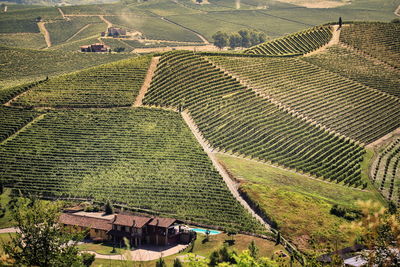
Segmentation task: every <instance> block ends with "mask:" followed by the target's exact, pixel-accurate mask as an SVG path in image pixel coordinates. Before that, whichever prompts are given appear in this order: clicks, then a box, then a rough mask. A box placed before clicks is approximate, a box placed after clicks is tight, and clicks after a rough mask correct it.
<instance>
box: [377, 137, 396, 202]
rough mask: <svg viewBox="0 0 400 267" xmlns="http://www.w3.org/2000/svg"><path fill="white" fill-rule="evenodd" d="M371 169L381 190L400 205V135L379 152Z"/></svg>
mask: <svg viewBox="0 0 400 267" xmlns="http://www.w3.org/2000/svg"><path fill="white" fill-rule="evenodd" d="M371 170H372V173H371V174H372V180H373V182H374V184H375V185H376V187H377V188H378V189H379V191H381V193H382V194H383V195H384V196H385V197H386V198H387V199H388V200H391V201H393V202H394V203H395V204H397V205H400V137H397V138H395V139H394V140H392V142H391V143H389V144H388V145H387V146H386V147H385V148H384V149H383V150H382V151H380V152H379V154H378V157H377V158H376V160H375V162H374V163H373V164H372V166H371Z"/></svg>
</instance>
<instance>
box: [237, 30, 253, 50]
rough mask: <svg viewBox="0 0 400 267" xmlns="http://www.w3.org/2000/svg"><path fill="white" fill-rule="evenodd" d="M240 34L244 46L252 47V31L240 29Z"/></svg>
mask: <svg viewBox="0 0 400 267" xmlns="http://www.w3.org/2000/svg"><path fill="white" fill-rule="evenodd" d="M238 33H239V35H240V36H241V37H242V47H250V46H251V42H250V32H249V30H240V31H239V32H238Z"/></svg>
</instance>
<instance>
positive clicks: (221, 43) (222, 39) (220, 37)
mask: <svg viewBox="0 0 400 267" xmlns="http://www.w3.org/2000/svg"><path fill="white" fill-rule="evenodd" d="M212 38H213V40H214V45H215V46H216V47H218V48H219V49H222V48H224V47H226V46H227V45H228V41H229V37H228V34H226V33H223V32H221V31H218V32H217V33H216V34H214V35H213V36H212Z"/></svg>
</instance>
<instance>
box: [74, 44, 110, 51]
mask: <svg viewBox="0 0 400 267" xmlns="http://www.w3.org/2000/svg"><path fill="white" fill-rule="evenodd" d="M110 49H111V47H110V46H108V45H105V44H101V43H96V44H91V45H83V46H81V52H108V51H110Z"/></svg>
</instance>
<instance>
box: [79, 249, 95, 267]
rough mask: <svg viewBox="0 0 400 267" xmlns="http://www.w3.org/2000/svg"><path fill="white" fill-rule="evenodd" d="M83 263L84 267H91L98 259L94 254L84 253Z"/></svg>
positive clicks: (82, 256)
mask: <svg viewBox="0 0 400 267" xmlns="http://www.w3.org/2000/svg"><path fill="white" fill-rule="evenodd" d="M80 256H81V258H82V263H83V265H84V266H87V267H90V266H91V265H92V263H93V262H94V260H95V259H96V255H95V254H92V253H87V252H83V253H81V255H80Z"/></svg>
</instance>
